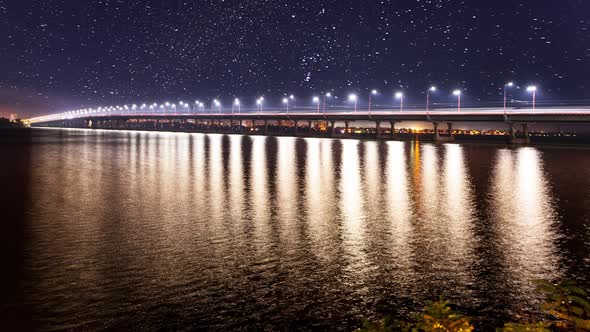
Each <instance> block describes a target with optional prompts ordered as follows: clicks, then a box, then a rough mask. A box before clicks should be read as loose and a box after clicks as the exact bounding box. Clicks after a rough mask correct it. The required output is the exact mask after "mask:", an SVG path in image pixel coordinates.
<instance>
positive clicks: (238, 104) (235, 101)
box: [231, 98, 240, 114]
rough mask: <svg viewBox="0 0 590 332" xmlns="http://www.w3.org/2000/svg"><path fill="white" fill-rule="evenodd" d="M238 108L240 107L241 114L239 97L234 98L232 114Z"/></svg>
mask: <svg viewBox="0 0 590 332" xmlns="http://www.w3.org/2000/svg"><path fill="white" fill-rule="evenodd" d="M236 108H237V109H238V114H240V100H239V99H238V98H236V99H234V104H233V106H232V108H231V112H232V114H234V113H235V109H236Z"/></svg>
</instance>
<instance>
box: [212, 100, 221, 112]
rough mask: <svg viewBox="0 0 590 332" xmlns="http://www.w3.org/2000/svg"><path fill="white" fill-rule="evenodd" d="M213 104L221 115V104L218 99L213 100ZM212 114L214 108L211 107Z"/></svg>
mask: <svg viewBox="0 0 590 332" xmlns="http://www.w3.org/2000/svg"><path fill="white" fill-rule="evenodd" d="M213 104H214V105H215V107H217V110H218V111H219V113H221V102H220V101H219V100H217V99H213ZM211 113H213V107H211Z"/></svg>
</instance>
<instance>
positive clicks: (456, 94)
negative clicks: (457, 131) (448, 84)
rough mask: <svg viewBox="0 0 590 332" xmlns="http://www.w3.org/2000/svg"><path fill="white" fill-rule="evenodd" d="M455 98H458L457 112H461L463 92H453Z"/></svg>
mask: <svg viewBox="0 0 590 332" xmlns="http://www.w3.org/2000/svg"><path fill="white" fill-rule="evenodd" d="M453 96H457V112H461V90H458V89H457V90H455V91H453Z"/></svg>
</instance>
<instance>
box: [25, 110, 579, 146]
mask: <svg viewBox="0 0 590 332" xmlns="http://www.w3.org/2000/svg"><path fill="white" fill-rule="evenodd" d="M407 121H412V122H428V123H431V124H432V130H431V131H430V136H431V138H432V139H433V140H435V141H450V140H453V139H454V138H455V136H454V134H455V130H454V129H453V123H456V122H462V123H465V122H479V123H481V122H488V123H504V124H506V131H507V133H508V135H506V136H507V139H508V141H509V142H511V143H525V144H526V143H529V142H530V135H529V133H530V132H529V130H530V127H531V125H532V124H536V123H589V122H590V107H538V108H536V109H520V108H509V109H506V110H504V109H498V108H466V109H461V110H458V109H450V108H448V109H436V110H429V111H426V110H415V109H413V110H406V111H402V110H400V109H384V108H379V109H375V110H374V111H368V110H363V111H352V110H350V109H330V110H328V111H325V110H324V111H320V109H319V108H318V109H317V111H316V110H310V109H307V110H291V111H288V110H287V111H285V110H274V111H273V110H268V111H262V110H260V109H257V110H245V111H238V112H236V111H235V110H232V112H231V113H229V112H222V111H221V109H220V111H219V112H214V111H213V110H211V111H209V112H207V111H205V110H204V109H203V110H202V111H201V112H198V111H191V110H190V108H189V109H188V110H187V111H185V112H176V109H174V110H173V111H170V110H163V111H159V110H155V111H145V110H143V109H140V108H135V107H134V108H132V109H128V110H125V109H123V110H119V111H113V110H102V111H101V110H81V111H76V112H67V113H60V114H54V115H48V116H43V117H38V118H33V119H30V122H31V125H32V126H33V127H63V128H92V129H122V130H157V131H187V132H219V133H236V134H262V135H290V136H324V137H355V136H363V137H366V136H367V133H366V132H363V133H362V135H359V133H355V132H353V131H352V130H351V127H350V125H351V123H354V122H361V123H367V122H370V123H373V124H374V129H371V135H369V136H373V137H375V138H391V139H395V138H400V137H401V136H403V135H404V134H407V133H403V132H400V131H399V130H398V129H396V128H397V127H398V126H399V124H400V123H403V122H407ZM337 123H339V124H342V126H341V127H340V128H341V129H340V130H339V131H338V132H337V131H336V128H337V127H336V125H337ZM441 124H446V128H443V127H442V126H441Z"/></svg>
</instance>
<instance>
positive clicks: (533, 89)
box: [526, 85, 537, 112]
mask: <svg viewBox="0 0 590 332" xmlns="http://www.w3.org/2000/svg"><path fill="white" fill-rule="evenodd" d="M526 91H527V92H530V93H532V94H533V112H534V111H535V94H536V93H537V87H536V86H534V85H530V86H528V87H527V88H526Z"/></svg>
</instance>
